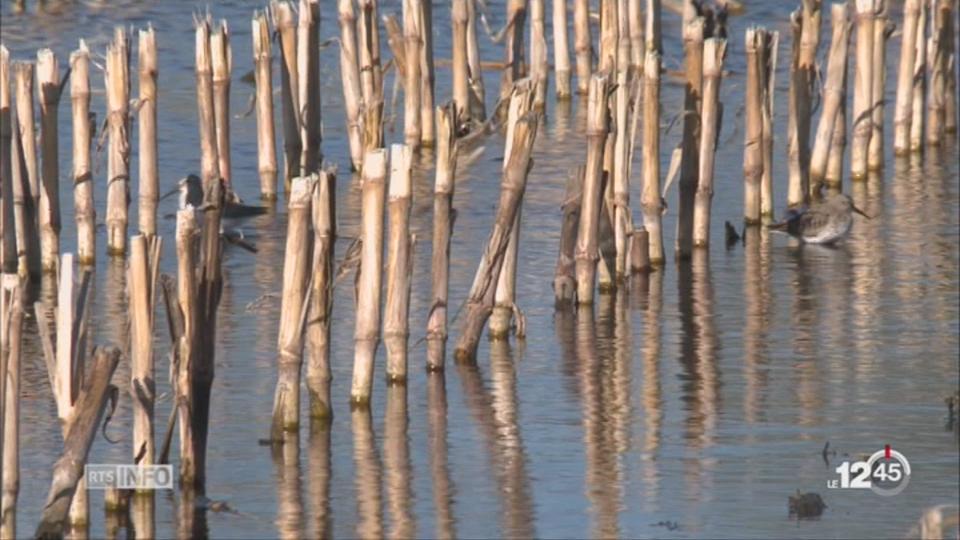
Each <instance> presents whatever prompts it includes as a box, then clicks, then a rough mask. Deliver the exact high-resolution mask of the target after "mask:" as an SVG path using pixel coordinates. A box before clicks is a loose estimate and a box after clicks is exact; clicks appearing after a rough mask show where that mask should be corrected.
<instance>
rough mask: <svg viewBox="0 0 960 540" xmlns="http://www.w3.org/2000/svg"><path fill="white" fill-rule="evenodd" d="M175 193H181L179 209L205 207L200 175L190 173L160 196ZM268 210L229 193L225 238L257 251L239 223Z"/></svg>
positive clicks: (222, 228)
mask: <svg viewBox="0 0 960 540" xmlns="http://www.w3.org/2000/svg"><path fill="white" fill-rule="evenodd" d="M175 194H179V198H178V201H177V208H178V209H179V210H183V209H185V208H187V206H192V207H193V208H195V209H198V210H199V209H202V208H203V204H204V203H203V183H202V182H201V180H200V177H199V176H197V175H195V174H190V175H187V176H186V177H184V178H181V179H180V181H179V182H177V187H176V188H174V189H173V190H171V191H170V192H169V193H167V194H165V195H164V196H163V197H160V199H161V200H163V199H166V198H168V197H170V196H172V195H175ZM268 211H269V210H268V209H267V207H265V206H255V205H249V204H244V203H243V202H242V201H240V199H239V198H238V197H237V196H236V195H234V194H229V195H228V196H227V198H226V200H225V201H224V203H223V213H222V214H221V223H220V234H221V235H223V238H224V240H226V241H228V242H230V243H231V244H236V245H239V246H240V247H242V248H244V249H246V250H247V251H251V252H253V253H256V252H257V248H256V247H254V246H253V245H252V244H250V243H249V242H247V241H246V240H245V239H244V237H243V231H241V230H240V229H239V227H237V225H239V224H240V222H242V221H243V220H246V219H247V218H251V217H254V216H260V215H263V214H266V213H267V212H268Z"/></svg>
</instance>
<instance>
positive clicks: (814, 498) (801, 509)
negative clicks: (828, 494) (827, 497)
mask: <svg viewBox="0 0 960 540" xmlns="http://www.w3.org/2000/svg"><path fill="white" fill-rule="evenodd" d="M788 507H789V509H790V517H795V518H797V519H810V518H815V517H820V516H821V515H822V514H823V509H824V508H826V507H827V505H826V503H824V502H823V498H821V497H820V494H819V493H813V492H811V493H800V490H799V489H798V490H797V494H796V496H793V495H791V496H790V500H789V503H788Z"/></svg>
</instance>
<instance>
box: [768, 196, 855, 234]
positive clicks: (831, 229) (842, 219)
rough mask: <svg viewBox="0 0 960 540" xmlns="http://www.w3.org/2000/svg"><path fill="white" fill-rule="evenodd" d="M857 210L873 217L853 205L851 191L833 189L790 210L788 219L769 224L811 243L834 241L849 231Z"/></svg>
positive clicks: (772, 227)
mask: <svg viewBox="0 0 960 540" xmlns="http://www.w3.org/2000/svg"><path fill="white" fill-rule="evenodd" d="M854 212H856V213H858V214H860V215H861V216H863V217H865V218H867V219H871V218H870V216H868V215H867V214H865V213H863V211H862V210H860V209H859V208H857V207H856V206H854V204H853V200H852V199H850V196H849V195H844V194H843V193H834V194H830V195H827V196H826V197H825V198H823V199H822V200H820V201H817V202H815V203H813V204H811V205H810V206H808V207H803V208H799V209H795V210H790V211H789V212H788V213H787V217H786V219H784V220H783V221H781V222H780V223H774V224H772V225H770V228H771V229H773V230H776V231H785V232H786V233H787V234H789V235H790V236H793V237H794V238H798V239H800V240H802V241H803V242H806V243H808V244H832V243H834V242H836V241H837V240H840V239H841V238H843V237H844V236H846V235H847V233H849V232H850V227H851V226H853V213H854Z"/></svg>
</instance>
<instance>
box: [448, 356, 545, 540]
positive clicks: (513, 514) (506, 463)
mask: <svg viewBox="0 0 960 540" xmlns="http://www.w3.org/2000/svg"><path fill="white" fill-rule="evenodd" d="M490 370H491V380H492V386H493V390H492V391H488V390H487V389H486V388H485V387H484V384H483V377H482V376H481V374H480V370H479V368H478V367H477V364H475V363H472V362H458V363H457V372H458V374H459V375H460V380H461V383H462V385H463V393H464V395H465V396H466V398H467V405H468V407H469V408H470V412H471V414H472V415H473V417H474V421H475V422H476V423H477V427H478V428H479V429H480V431H481V435H482V437H483V439H484V442H485V443H486V446H487V454H488V455H489V457H490V462H491V468H492V469H493V470H494V476H495V478H496V482H497V485H498V487H499V490H500V493H501V495H502V498H501V503H502V505H503V508H502V515H503V534H502V536H505V537H511V538H532V537H534V536H536V531H535V529H534V523H533V520H534V515H533V500H532V497H531V494H530V478H529V476H528V475H527V471H526V461H527V457H526V452H525V450H524V447H523V440H522V439H521V437H520V429H519V425H518V424H517V414H516V403H517V399H516V389H515V385H516V373H515V372H514V368H513V353H512V350H511V348H510V343H509V342H508V341H506V340H497V341H491V342H490Z"/></svg>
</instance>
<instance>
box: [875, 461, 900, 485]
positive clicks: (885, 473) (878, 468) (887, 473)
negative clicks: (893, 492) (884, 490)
mask: <svg viewBox="0 0 960 540" xmlns="http://www.w3.org/2000/svg"><path fill="white" fill-rule="evenodd" d="M902 467H903V465H902V464H901V463H900V462H899V461H894V462H892V463H884V462H882V461H879V462H877V464H876V465H875V466H874V469H873V475H872V476H873V477H874V478H876V479H877V480H879V481H881V482H888V481H889V482H899V481H900V479H901V478H903V468H902Z"/></svg>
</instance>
